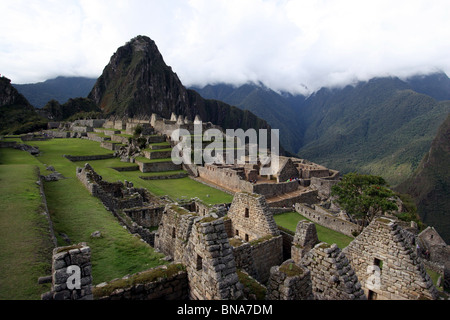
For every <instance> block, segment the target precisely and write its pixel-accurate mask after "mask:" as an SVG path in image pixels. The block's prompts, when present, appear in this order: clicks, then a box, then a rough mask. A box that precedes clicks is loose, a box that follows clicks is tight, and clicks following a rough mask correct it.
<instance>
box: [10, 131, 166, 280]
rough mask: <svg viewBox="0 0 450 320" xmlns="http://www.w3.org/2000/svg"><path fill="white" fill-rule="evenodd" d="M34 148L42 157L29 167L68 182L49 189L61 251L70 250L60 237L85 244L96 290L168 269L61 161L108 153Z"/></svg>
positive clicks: (50, 145) (82, 146) (85, 145)
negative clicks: (43, 167) (47, 169)
mask: <svg viewBox="0 0 450 320" xmlns="http://www.w3.org/2000/svg"><path fill="white" fill-rule="evenodd" d="M31 144H33V145H37V146H39V148H40V149H41V151H42V155H41V156H39V157H37V158H34V157H32V156H30V162H34V161H37V160H39V161H40V162H41V164H42V163H45V164H47V165H53V166H54V167H55V169H56V170H57V171H59V172H60V173H62V174H63V175H64V176H65V177H66V178H67V179H64V180H60V181H57V182H48V183H45V192H46V197H47V203H48V207H49V211H50V215H51V218H52V222H53V227H54V230H55V234H56V236H57V239H58V245H60V246H63V245H67V243H65V242H64V240H63V238H62V237H61V233H64V234H66V235H67V236H68V237H69V238H70V239H71V242H72V243H79V242H87V244H88V245H89V246H90V247H91V249H92V257H91V262H92V272H93V279H94V284H97V283H100V282H103V281H109V280H111V279H113V278H117V277H123V276H124V275H126V274H130V273H135V272H138V271H142V270H145V269H148V268H151V267H153V266H157V265H161V264H164V263H165V262H164V261H162V260H160V258H162V257H163V256H162V255H160V254H157V253H155V252H154V250H153V249H152V248H151V247H150V246H148V245H147V244H145V243H143V242H141V241H140V240H139V239H138V238H136V237H134V236H132V235H130V234H129V233H128V232H127V231H126V230H125V229H124V228H122V227H121V226H120V224H119V223H118V222H117V219H116V218H115V217H114V216H113V215H112V214H111V213H110V212H108V211H107V210H106V209H105V208H104V206H103V204H102V203H101V202H100V200H99V199H97V198H94V197H92V196H91V195H90V194H89V192H88V191H87V190H86V189H85V188H84V186H83V185H82V184H81V182H79V181H78V179H77V178H76V176H75V169H76V165H75V164H73V163H72V162H70V161H69V160H67V159H66V158H64V157H63V156H62V155H63V154H71V155H86V154H102V153H108V150H106V149H102V148H100V147H99V144H98V143H92V141H87V140H78V139H70V141H66V140H64V139H59V140H58V139H55V140H50V141H43V142H42V141H35V142H32V143H31ZM5 150H8V152H9V151H16V150H12V149H5ZM17 152H20V151H17ZM21 153H23V154H26V155H27V153H25V152H21ZM16 205H17V203H16ZM97 230H99V231H101V232H102V237H101V238H99V239H93V238H90V234H91V233H92V232H94V231H97ZM41 275H42V274H41ZM41 275H40V276H41ZM34 281H36V279H34Z"/></svg>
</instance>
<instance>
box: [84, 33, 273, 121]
mask: <svg viewBox="0 0 450 320" xmlns="http://www.w3.org/2000/svg"><path fill="white" fill-rule="evenodd" d="M88 98H90V99H92V100H94V101H95V102H96V104H97V105H98V106H99V107H100V108H101V109H102V111H103V112H104V113H105V114H107V115H116V116H125V117H145V116H150V115H151V114H152V113H156V114H158V115H160V116H162V117H164V118H170V116H171V114H172V113H175V114H177V115H183V116H184V117H186V118H187V119H188V120H192V121H193V120H194V118H195V117H196V116H197V115H199V116H200V118H201V119H202V120H203V121H205V122H207V121H210V122H212V123H214V124H216V125H219V126H222V127H223V128H225V129H227V128H242V129H248V128H255V129H259V128H270V126H269V125H268V124H267V122H266V121H264V120H262V119H259V118H258V117H256V116H255V115H254V114H252V113H251V112H248V111H242V110H239V109H236V108H232V107H231V106H230V105H228V104H226V103H223V102H220V101H209V100H205V99H203V98H202V97H201V96H200V95H199V94H198V93H197V92H195V91H194V90H187V89H186V88H185V87H184V86H183V84H182V83H181V81H180V79H179V78H178V76H177V75H176V73H174V72H173V71H172V68H171V67H169V66H167V65H166V63H165V62H164V59H163V57H162V55H161V53H160V52H159V50H158V47H157V46H156V43H155V42H154V41H153V40H151V39H150V38H149V37H147V36H137V37H135V38H133V39H131V40H130V41H128V42H127V43H126V44H125V45H124V46H122V47H120V48H118V49H117V51H116V52H115V53H114V55H113V56H112V57H111V59H110V62H109V64H108V65H107V66H106V67H105V68H104V70H103V73H102V75H101V76H100V77H99V78H98V80H97V82H96V84H95V85H94V87H93V89H92V91H91V92H90V94H89V96H88Z"/></svg>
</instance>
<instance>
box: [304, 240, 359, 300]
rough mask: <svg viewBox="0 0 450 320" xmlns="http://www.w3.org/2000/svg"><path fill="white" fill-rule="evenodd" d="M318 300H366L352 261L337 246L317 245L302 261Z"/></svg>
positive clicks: (322, 243)
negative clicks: (308, 272) (309, 274)
mask: <svg viewBox="0 0 450 320" xmlns="http://www.w3.org/2000/svg"><path fill="white" fill-rule="evenodd" d="M302 265H304V266H305V267H306V268H307V269H308V270H309V271H310V272H311V281H312V291H313V294H314V298H315V299H316V300H366V296H365V295H364V291H363V290H362V288H361V284H360V282H359V280H358V277H357V275H356V273H355V271H354V270H353V268H352V266H351V264H350V261H349V260H348V259H347V257H346V256H345V254H344V253H343V252H342V251H341V250H340V249H339V248H338V246H337V245H336V244H333V245H331V246H330V245H328V244H326V243H324V242H321V243H319V244H317V245H316V246H315V247H314V248H313V249H312V250H311V251H309V252H308V253H307V255H306V256H305V258H304V259H303V260H302Z"/></svg>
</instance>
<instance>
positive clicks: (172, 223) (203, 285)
mask: <svg viewBox="0 0 450 320" xmlns="http://www.w3.org/2000/svg"><path fill="white" fill-rule="evenodd" d="M155 248H156V249H157V250H159V251H161V252H162V253H164V254H165V255H166V256H169V257H170V258H172V259H173V261H174V262H177V263H182V264H184V265H185V266H186V270H187V273H188V280H189V292H190V299H192V300H205V299H206V300H223V299H237V298H239V297H241V296H242V295H243V292H242V289H243V286H242V284H240V283H239V279H238V276H237V273H236V271H237V270H236V264H235V260H234V256H233V251H232V248H231V246H230V243H229V241H228V234H227V232H226V229H225V225H224V220H223V218H218V219H215V218H212V217H201V216H199V215H198V214H197V213H192V212H189V211H188V210H187V209H185V208H181V207H178V206H176V205H168V206H167V207H166V210H165V211H164V214H163V217H162V219H161V223H160V226H159V229H158V232H157V235H156V238H155Z"/></svg>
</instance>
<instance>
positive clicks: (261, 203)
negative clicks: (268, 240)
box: [228, 192, 280, 242]
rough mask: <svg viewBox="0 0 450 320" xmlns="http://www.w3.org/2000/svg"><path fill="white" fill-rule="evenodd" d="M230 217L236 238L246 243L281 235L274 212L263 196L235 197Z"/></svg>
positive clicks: (240, 195)
mask: <svg viewBox="0 0 450 320" xmlns="http://www.w3.org/2000/svg"><path fill="white" fill-rule="evenodd" d="M228 217H229V218H230V219H231V223H232V230H233V232H234V235H235V236H238V237H240V238H241V239H243V240H244V241H247V242H248V241H252V240H256V239H258V238H261V237H264V236H267V235H272V236H278V235H280V231H279V230H278V227H277V225H276V223H275V220H274V219H273V215H272V212H271V211H270V210H269V207H268V205H267V203H266V199H265V197H264V196H262V195H258V194H249V193H245V192H238V193H236V194H235V195H234V198H233V202H232V203H231V206H230V210H229V211H228Z"/></svg>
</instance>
